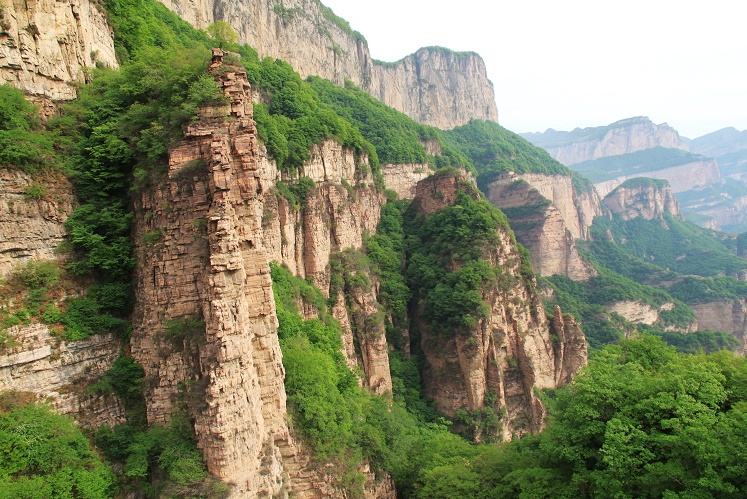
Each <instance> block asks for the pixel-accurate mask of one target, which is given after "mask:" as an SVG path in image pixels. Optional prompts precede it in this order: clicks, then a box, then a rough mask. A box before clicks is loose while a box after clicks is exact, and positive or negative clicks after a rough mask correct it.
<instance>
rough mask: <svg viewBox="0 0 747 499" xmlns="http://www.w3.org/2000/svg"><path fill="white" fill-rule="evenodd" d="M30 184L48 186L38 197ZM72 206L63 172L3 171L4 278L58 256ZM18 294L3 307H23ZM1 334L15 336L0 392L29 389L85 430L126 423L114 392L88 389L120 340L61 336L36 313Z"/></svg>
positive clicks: (0, 239) (0, 233) (2, 365)
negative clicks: (36, 317)
mask: <svg viewBox="0 0 747 499" xmlns="http://www.w3.org/2000/svg"><path fill="white" fill-rule="evenodd" d="M31 185H34V186H36V187H37V188H40V189H41V191H43V192H44V195H43V196H42V197H41V198H40V199H32V198H29V197H28V196H26V194H25V193H26V192H27V190H28V189H29V186H31ZM74 207H75V195H74V194H73V191H72V186H71V185H70V183H69V182H68V181H67V180H66V179H64V178H63V177H62V175H61V174H55V173H49V174H45V175H42V176H37V177H36V178H34V179H31V178H30V177H29V176H28V175H26V174H25V173H23V172H21V171H17V170H7V169H0V279H4V278H8V277H10V276H11V274H12V273H13V271H14V270H15V269H17V268H18V267H20V266H22V265H24V264H26V263H28V262H29V261H32V260H47V261H54V260H58V259H60V258H61V256H60V255H58V254H57V252H56V250H57V247H58V245H59V244H60V243H61V242H62V241H63V239H64V237H65V228H64V226H63V223H64V221H65V220H66V219H67V217H68V216H70V214H71V213H72V212H73V209H74ZM19 289H20V288H19ZM16 291H18V290H16ZM18 292H20V293H21V294H18ZM18 292H14V294H13V296H3V299H2V308H3V309H4V311H7V310H13V309H20V308H23V306H24V305H22V304H23V303H25V299H26V297H25V296H24V295H23V293H24V292H22V291H18ZM79 293H81V289H80V288H79V287H78V288H77V289H66V290H64V291H62V292H59V293H57V292H56V293H55V298H56V300H55V301H56V304H57V305H60V304H61V302H62V301H63V300H64V299H65V298H66V297H69V296H73V295H77V294H79ZM3 332H4V333H5V334H7V336H8V338H9V339H10V340H9V341H8V342H7V343H5V342H4V343H5V345H2V346H0V392H2V391H15V392H27V393H32V394H34V395H35V396H36V397H37V398H39V399H40V400H49V401H50V403H51V404H52V406H53V407H54V408H55V409H56V410H57V411H59V412H61V413H63V414H70V415H72V416H75V418H76V419H77V420H78V421H79V422H81V424H82V425H84V426H86V427H88V428H96V427H98V426H100V425H102V424H108V425H110V426H113V425H116V424H118V423H121V422H123V421H124V412H123V409H122V406H121V404H120V403H119V401H118V399H117V398H116V397H115V396H113V395H100V394H89V393H87V388H88V387H89V386H90V385H92V384H94V383H96V382H97V381H99V380H100V379H101V376H102V375H103V373H104V372H106V370H108V369H109V368H110V367H111V366H112V363H113V362H114V361H115V360H116V359H117V357H118V356H119V351H120V348H121V342H120V341H119V339H118V338H116V337H115V336H113V335H111V334H107V335H97V336H93V337H91V338H88V339H86V340H82V341H74V342H64V341H62V340H61V338H60V337H59V335H53V334H52V332H51V331H50V328H49V326H47V325H45V324H40V323H38V322H35V320H34V319H32V320H31V322H30V323H28V324H19V325H16V326H13V327H10V328H8V329H6V330H4V331H3Z"/></svg>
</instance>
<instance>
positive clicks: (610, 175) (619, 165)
mask: <svg viewBox="0 0 747 499" xmlns="http://www.w3.org/2000/svg"><path fill="white" fill-rule="evenodd" d="M705 159H706V158H705V157H703V156H701V155H699V154H693V153H691V152H688V151H683V150H682V149H669V148H665V147H661V146H657V147H654V148H651V149H645V150H643V151H636V152H632V153H629V154H621V155H619V156H607V157H604V158H599V159H594V160H591V161H583V162H581V163H576V164H574V165H572V167H571V168H573V170H575V171H577V172H579V173H581V174H582V175H584V176H585V177H587V178H589V179H590V180H591V181H592V182H604V181H605V180H612V179H614V178H617V177H623V176H628V175H636V174H638V173H640V172H653V171H657V170H664V169H665V168H672V167H675V166H682V165H686V164H689V163H697V162H700V161H704V160H705Z"/></svg>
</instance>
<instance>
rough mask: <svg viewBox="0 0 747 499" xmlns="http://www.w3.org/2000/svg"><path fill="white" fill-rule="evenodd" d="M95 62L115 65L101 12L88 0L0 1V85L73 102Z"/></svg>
mask: <svg viewBox="0 0 747 499" xmlns="http://www.w3.org/2000/svg"><path fill="white" fill-rule="evenodd" d="M97 63H101V64H105V65H107V66H111V67H116V66H117V60H116V57H115V54H114V40H113V39H112V32H111V28H110V27H109V25H108V24H107V21H106V14H105V13H104V11H103V8H102V7H101V6H100V5H98V4H97V3H96V2H94V1H91V0H79V1H73V0H27V1H20V0H3V1H2V2H0V83H3V82H9V83H11V84H12V85H14V86H16V87H18V88H21V89H23V90H24V91H25V92H26V93H28V94H30V95H31V96H37V97H44V98H47V99H52V100H62V99H73V98H75V96H76V91H75V86H74V83H76V82H82V81H83V80H84V79H85V68H90V67H93V66H95V65H96V64H97Z"/></svg>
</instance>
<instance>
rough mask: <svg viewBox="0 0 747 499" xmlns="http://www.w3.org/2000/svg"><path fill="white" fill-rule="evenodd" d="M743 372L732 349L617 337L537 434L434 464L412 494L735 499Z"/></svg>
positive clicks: (746, 370)
mask: <svg viewBox="0 0 747 499" xmlns="http://www.w3.org/2000/svg"><path fill="white" fill-rule="evenodd" d="M745 376H747V363H745V360H744V359H743V358H739V357H735V356H734V355H733V354H731V353H729V352H719V353H716V354H711V355H704V354H700V355H697V356H691V355H682V354H677V353H675V352H674V350H673V349H672V348H669V347H666V346H664V344H663V343H661V341H660V340H658V339H656V338H653V337H650V336H644V337H642V338H639V339H636V340H623V341H621V342H620V344H619V345H614V346H608V347H606V348H605V349H604V350H601V351H599V352H597V354H596V355H595V356H594V358H593V359H592V360H591V361H590V363H589V366H588V367H587V368H586V369H585V371H584V372H583V374H581V375H580V376H577V377H576V379H575V381H574V383H573V384H571V385H569V386H567V387H565V388H563V389H561V390H558V391H556V392H555V393H553V394H552V396H551V397H549V398H547V400H546V401H547V403H548V408H549V409H548V410H549V413H550V418H549V423H548V427H547V428H546V429H545V430H544V431H543V432H542V433H541V434H539V435H536V436H531V437H527V438H524V439H522V440H519V441H517V442H511V443H510V444H508V445H502V446H486V447H480V448H478V449H473V451H472V453H469V454H462V455H459V456H458V457H457V456H454V457H453V458H452V459H450V460H449V459H447V460H443V461H441V462H440V463H439V465H437V466H432V464H431V466H432V467H430V468H428V467H426V468H424V469H423V470H422V472H421V473H422V475H421V476H422V481H420V482H419V483H418V485H419V488H418V490H417V492H418V495H417V497H428V498H448V497H492V498H509V497H567V498H571V497H573V498H590V497H647V498H648V497H650V498H660V497H665V498H667V497H735V498H736V497H741V496H743V495H744V494H746V493H747V480H746V479H745V476H744V474H743V473H742V471H741V470H742V469H743V468H744V467H745V466H746V465H747V461H745V455H746V454H745V453H744V452H743V449H744V442H745V437H747V424H746V423H745V421H747V417H746V413H747V399H745V390H744V382H745ZM429 464H430V463H429Z"/></svg>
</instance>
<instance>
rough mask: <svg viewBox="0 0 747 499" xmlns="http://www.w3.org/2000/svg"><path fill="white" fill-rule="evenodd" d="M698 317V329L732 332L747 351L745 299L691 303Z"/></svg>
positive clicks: (740, 350)
mask: <svg viewBox="0 0 747 499" xmlns="http://www.w3.org/2000/svg"><path fill="white" fill-rule="evenodd" d="M690 308H692V309H693V312H695V315H696V316H697V318H698V325H697V328H698V330H703V329H711V330H714V331H726V332H727V333H731V335H732V336H734V337H735V338H736V339H737V341H739V344H740V347H739V349H738V350H737V351H738V352H739V353H744V352H745V351H747V302H745V300H719V301H714V302H710V303H700V304H695V305H690Z"/></svg>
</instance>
